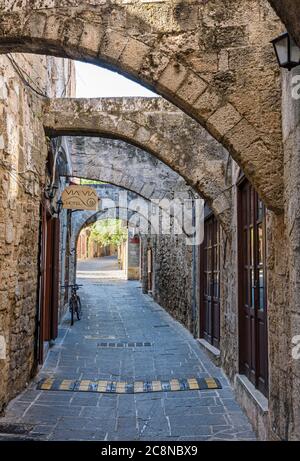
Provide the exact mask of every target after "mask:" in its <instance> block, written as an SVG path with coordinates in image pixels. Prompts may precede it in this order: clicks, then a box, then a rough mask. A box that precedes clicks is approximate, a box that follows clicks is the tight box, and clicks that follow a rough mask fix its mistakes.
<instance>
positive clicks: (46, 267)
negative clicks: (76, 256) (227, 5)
mask: <svg viewBox="0 0 300 461" xmlns="http://www.w3.org/2000/svg"><path fill="white" fill-rule="evenodd" d="M41 231H42V237H41V256H40V296H39V305H40V309H39V310H40V312H39V332H38V337H39V341H38V343H39V352H38V360H39V362H40V363H43V360H44V342H45V341H50V340H52V339H55V338H56V337H57V333H58V305H59V219H58V218H53V217H52V216H51V215H50V213H49V212H48V210H47V209H46V207H42V226H41Z"/></svg>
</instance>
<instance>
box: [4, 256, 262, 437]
mask: <svg viewBox="0 0 300 461" xmlns="http://www.w3.org/2000/svg"><path fill="white" fill-rule="evenodd" d="M98 263H99V261H98ZM94 264H95V262H91V261H84V262H81V263H80V266H79V275H80V276H81V278H79V279H78V283H83V284H84V288H83V289H82V290H81V298H82V301H83V319H82V320H81V321H80V322H78V321H76V322H75V324H74V326H73V327H72V328H70V327H69V317H68V315H67V316H66V318H65V320H64V322H63V325H62V327H61V328H60V336H59V338H58V340H57V341H56V345H55V346H54V347H53V348H52V349H51V350H50V352H49V354H48V358H47V360H46V362H45V364H44V367H43V369H42V370H41V372H40V373H39V376H38V377H37V378H36V379H35V382H33V383H31V384H30V386H29V388H28V389H27V390H26V391H25V392H23V393H22V394H21V395H20V396H19V397H17V398H16V399H15V400H13V401H12V402H11V403H10V405H9V407H8V409H7V412H6V417H5V418H3V419H2V421H1V423H2V424H3V423H4V422H5V423H12V424H15V423H18V424H24V425H25V426H24V431H25V432H26V431H27V436H29V437H34V438H38V439H47V440H107V441H114V440H160V439H161V440H172V441H175V440H186V441H188V440H191V441H192V440H224V439H226V440H253V439H255V436H254V434H253V432H252V430H251V426H250V424H249V422H248V420H247V418H246V417H245V416H244V414H243V413H242V411H241V409H240V408H239V406H238V404H237V403H236V401H235V399H234V397H233V393H232V391H231V388H230V386H229V384H228V381H227V379H226V378H225V377H224V375H223V373H222V372H221V371H220V369H218V368H216V367H215V366H214V365H213V364H212V363H211V362H210V361H209V359H208V358H207V357H206V355H205V354H204V353H203V352H202V351H201V350H200V348H199V346H198V345H197V342H196V341H195V340H194V339H193V338H192V336H191V335H190V334H189V333H188V331H187V330H186V329H185V328H183V327H182V326H181V325H180V324H178V323H177V322H175V321H174V320H173V319H172V318H171V317H170V316H169V315H168V314H167V313H166V312H165V311H164V310H163V309H162V308H161V307H160V306H158V305H157V304H156V303H155V302H154V301H153V300H152V299H151V298H149V297H148V296H146V295H143V294H142V292H141V288H140V285H139V284H138V283H137V282H127V281H125V280H112V279H111V280H102V281H101V280H100V279H99V278H97V275H94V276H93V277H94V278H92V273H93V271H95V270H96V269H95V265H94ZM103 264H107V261H106V262H105V261H104V262H103ZM88 274H89V276H88V277H87V275H88ZM114 342H115V343H119V344H121V347H114V346H112V343H114ZM131 342H134V343H142V344H139V345H138V344H136V345H135V346H134V347H129V345H128V343H131ZM107 343H108V344H107ZM109 343H110V345H109ZM145 343H146V344H145ZM124 344H126V345H127V346H126V347H125V346H124ZM210 376H212V377H215V378H218V379H219V380H220V382H221V383H222V386H223V388H222V389H220V390H201V391H200V390H193V391H191V390H187V391H173V392H149V393H135V394H124V395H122V394H108V393H105V394H101V393H93V392H84V391H82V392H80V391H79V392H73V391H42V390H38V389H37V385H36V383H37V382H38V381H40V380H41V379H42V378H43V377H55V378H57V379H70V380H72V379H85V380H95V379H97V380H101V379H103V380H115V381H122V380H123V381H138V380H143V381H145V380H149V381H153V380H170V379H172V378H178V379H184V378H191V377H197V378H200V377H210ZM2 438H3V436H2Z"/></svg>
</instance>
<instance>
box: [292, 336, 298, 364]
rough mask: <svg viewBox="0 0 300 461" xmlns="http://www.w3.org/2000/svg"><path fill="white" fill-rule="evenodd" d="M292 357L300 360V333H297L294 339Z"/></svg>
mask: <svg viewBox="0 0 300 461" xmlns="http://www.w3.org/2000/svg"><path fill="white" fill-rule="evenodd" d="M292 344H293V346H294V347H293V348H292V357H293V359H294V360H300V335H296V336H294V337H293V339H292Z"/></svg>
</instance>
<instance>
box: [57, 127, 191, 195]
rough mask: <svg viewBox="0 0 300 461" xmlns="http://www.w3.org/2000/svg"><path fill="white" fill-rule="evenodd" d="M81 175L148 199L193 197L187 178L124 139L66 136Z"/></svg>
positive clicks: (74, 169) (77, 173) (75, 171)
mask: <svg viewBox="0 0 300 461" xmlns="http://www.w3.org/2000/svg"><path fill="white" fill-rule="evenodd" d="M65 139H66V142H67V145H68V150H69V152H70V155H71V159H72V174H73V176H75V177H77V178H84V179H92V180H97V181H104V182H106V183H109V184H114V185H116V186H119V187H122V188H124V189H127V190H131V191H132V192H135V193H136V194H139V195H141V196H142V197H144V198H145V199H148V200H151V199H155V200H162V199H163V198H165V197H166V198H169V199H173V198H174V196H175V195H176V196H178V195H180V197H186V198H190V196H191V193H192V189H191V187H190V186H188V185H187V183H186V181H185V180H184V178H182V177H181V176H180V175H179V174H178V173H176V172H175V171H174V170H172V169H171V168H170V167H169V166H168V165H166V164H165V163H163V162H161V161H160V160H159V159H158V158H157V157H154V156H153V155H150V154H149V153H148V152H146V151H144V150H142V149H140V148H138V147H136V146H134V145H132V144H129V143H127V142H124V141H120V140H117V139H109V138H98V137H88V136H82V137H81V136H73V137H66V138H65Z"/></svg>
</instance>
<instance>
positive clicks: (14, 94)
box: [0, 55, 72, 411]
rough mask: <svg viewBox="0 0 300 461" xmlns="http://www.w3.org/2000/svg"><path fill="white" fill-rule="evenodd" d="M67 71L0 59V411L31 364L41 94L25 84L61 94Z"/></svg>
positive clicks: (33, 59) (37, 59)
mask: <svg viewBox="0 0 300 461" xmlns="http://www.w3.org/2000/svg"><path fill="white" fill-rule="evenodd" d="M71 69H72V68H71V67H69V65H68V64H67V63H66V62H65V61H64V60H61V59H54V58H46V57H41V56H31V55H7V56H1V57H0V336H1V338H2V340H1V342H2V344H4V345H5V349H6V351H5V352H6V353H5V356H3V355H2V356H1V359H0V411H2V410H3V408H4V406H5V404H6V403H7V402H8V401H9V400H10V399H11V398H12V397H13V396H15V395H16V394H17V393H18V392H20V391H21V390H22V389H23V388H24V386H25V385H26V384H27V383H28V382H29V379H30V377H31V376H32V373H33V372H34V368H35V347H36V339H35V334H36V327H37V305H38V261H39V258H38V256H39V233H40V203H41V198H42V191H43V186H44V184H45V164H46V158H47V153H48V146H47V142H46V138H45V134H44V129H43V126H42V124H41V98H40V97H39V96H38V95H37V94H36V92H35V91H33V90H32V88H34V89H35V90H36V91H38V92H40V93H42V94H49V95H51V96H57V95H61V94H62V92H63V89H64V87H65V85H64V84H65V83H66V81H67V77H68V70H69V71H70V70H71ZM25 82H28V83H25ZM29 85H30V86H29ZM31 87H32V88H31ZM68 92H69V90H67V91H66V94H68ZM2 357H3V358H2Z"/></svg>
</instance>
